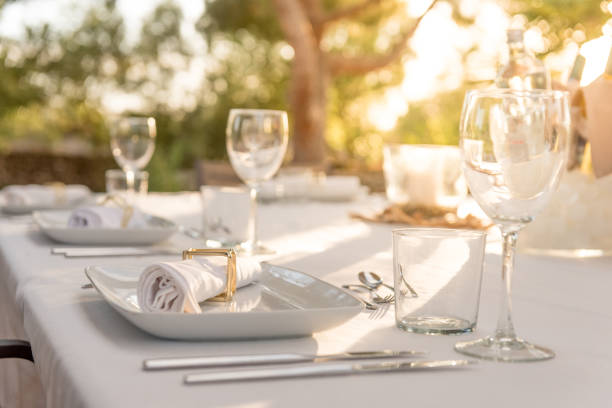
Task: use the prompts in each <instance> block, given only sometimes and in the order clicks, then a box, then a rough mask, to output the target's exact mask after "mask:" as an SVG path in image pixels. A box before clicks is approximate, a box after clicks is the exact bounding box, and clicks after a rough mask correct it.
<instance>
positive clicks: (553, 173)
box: [455, 89, 570, 361]
mask: <svg viewBox="0 0 612 408" xmlns="http://www.w3.org/2000/svg"><path fill="white" fill-rule="evenodd" d="M569 124H570V118H569V107H568V97H567V92H561V91H549V90H533V91H513V90H508V89H493V90H483V91H469V92H468V93H467V94H466V97H465V100H464V103H463V112H462V115H461V123H460V138H461V149H462V152H463V171H464V173H465V177H466V180H467V183H468V185H469V187H470V191H471V192H472V195H473V196H474V199H475V200H476V202H478V204H479V205H480V206H481V207H482V209H483V210H484V212H485V213H486V214H487V215H488V216H489V217H491V219H492V220H493V221H494V222H495V223H496V224H497V226H498V227H499V228H500V229H501V233H502V237H503V254H502V274H501V286H502V287H501V289H502V290H501V293H502V294H501V299H500V310H499V319H498V321H497V329H496V330H495V333H494V334H493V335H491V336H489V337H485V338H482V339H479V340H475V341H468V342H462V343H457V344H456V345H455V350H457V351H459V352H460V353H463V354H467V355H470V356H474V357H480V358H484V359H489V360H496V361H535V360H545V359H549V358H553V357H554V355H555V353H554V352H553V351H552V350H549V349H547V348H544V347H540V346H537V345H534V344H530V343H528V342H526V341H524V340H522V339H520V338H518V337H517V336H516V334H515V331H514V325H513V323H512V316H511V311H512V303H511V299H510V293H511V277H512V271H513V268H514V253H515V247H516V239H517V235H518V232H519V231H520V230H521V229H522V228H523V227H524V226H525V225H526V224H528V223H529V222H531V221H532V220H533V219H534V217H535V216H536V215H537V214H538V213H539V212H540V211H541V210H542V209H543V208H544V207H545V206H546V204H547V203H548V201H549V199H550V197H551V195H552V194H553V192H554V191H555V190H556V188H557V186H558V183H559V178H560V177H561V174H562V173H563V169H564V167H565V163H566V161H567V154H568V144H569Z"/></svg>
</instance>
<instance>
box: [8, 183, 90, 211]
mask: <svg viewBox="0 0 612 408" xmlns="http://www.w3.org/2000/svg"><path fill="white" fill-rule="evenodd" d="M90 194H91V191H90V190H89V188H87V187H86V186H83V185H80V184H72V185H67V186H64V185H48V186H44V185H39V184H28V185H11V186H6V187H4V188H3V189H2V195H3V196H4V200H5V202H6V204H7V205H10V206H26V205H27V206H44V207H48V206H53V205H58V204H70V203H75V202H78V201H81V200H83V199H85V198H86V197H87V196H89V195H90Z"/></svg>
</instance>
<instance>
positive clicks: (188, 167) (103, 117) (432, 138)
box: [0, 0, 612, 191]
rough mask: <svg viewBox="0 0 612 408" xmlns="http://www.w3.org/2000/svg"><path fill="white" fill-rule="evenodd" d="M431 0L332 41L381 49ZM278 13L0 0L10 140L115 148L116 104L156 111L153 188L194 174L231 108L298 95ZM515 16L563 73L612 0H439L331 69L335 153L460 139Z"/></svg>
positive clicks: (237, 7)
mask: <svg viewBox="0 0 612 408" xmlns="http://www.w3.org/2000/svg"><path fill="white" fill-rule="evenodd" d="M296 1H297V0H296ZM300 1H302V2H304V3H307V1H306V0H300ZM363 1H364V0H322V1H321V7H322V9H323V11H324V12H326V13H332V12H334V11H335V10H342V9H345V8H347V7H349V8H350V7H352V6H354V5H359V4H361V3H362V2H363ZM430 2H431V1H427V0H423V1H421V0H387V1H376V2H371V3H373V5H370V6H369V7H367V8H365V9H364V10H363V11H361V12H359V13H354V15H353V14H352V15H351V16H350V17H349V18H345V19H343V20H341V21H338V22H336V23H334V25H333V26H331V27H328V28H327V29H326V31H325V35H324V36H323V38H321V49H322V50H323V51H325V52H335V51H338V52H342V53H343V54H348V55H358V54H380V53H384V52H385V50H387V49H389V47H390V46H391V45H392V44H393V41H394V39H395V38H397V37H398V36H399V34H400V33H402V32H403V31H404V30H405V29H406V27H407V22H411V21H414V19H415V18H416V17H418V16H419V15H421V14H422V13H423V11H424V10H425V9H426V8H427V6H428V5H429V3H430ZM279 15H280V14H279V13H278V10H277V9H275V6H274V2H273V1H272V0H206V1H202V2H200V1H198V0H182V1H179V0H175V1H173V0H162V1H150V2H146V5H145V4H144V2H130V1H129V0H124V1H114V0H106V1H97V0H90V1H80V2H77V1H54V2H49V1H41V0H21V1H4V0H0V153H1V154H9V153H12V154H15V153H19V152H31V151H35V152H39V153H40V152H44V153H45V154H48V155H51V156H53V155H58V154H62V155H75V156H79V157H83V156H85V157H92V158H95V157H103V158H105V160H107V161H105V163H112V160H111V161H108V157H109V156H110V150H109V147H108V144H109V141H108V123H109V121H110V120H112V117H113V116H114V115H118V114H125V113H130V114H139V115H151V116H154V117H155V118H156V120H157V126H158V138H157V147H156V151H155V154H154V156H153V159H152V161H151V163H150V164H149V166H148V168H147V170H148V171H149V172H150V173H151V178H150V180H151V190H157V191H175V190H180V189H186V188H192V187H193V185H191V184H192V183H193V182H192V178H191V177H190V174H191V171H192V169H193V165H194V162H195V161H196V160H199V159H206V160H212V159H221V160H222V159H225V157H226V152H225V131H224V129H225V124H226V119H227V114H228V111H229V109H230V108H232V107H260V108H274V109H285V110H289V108H290V105H289V102H288V95H289V92H290V90H289V86H290V75H291V72H292V71H291V69H290V67H291V63H292V60H293V59H294V50H293V48H292V47H291V46H290V45H289V43H288V41H287V40H286V38H285V36H284V33H283V31H282V30H281V27H280V25H279V20H278V18H279ZM511 26H520V27H524V28H525V29H526V30H527V31H526V36H525V38H526V43H527V46H528V48H530V49H531V50H533V51H534V52H535V53H537V54H538V56H540V57H541V58H544V59H545V61H546V63H547V65H548V67H549V68H550V69H551V71H552V74H553V78H555V79H557V80H558V81H559V82H563V81H564V80H565V77H566V75H567V72H568V71H569V69H570V68H571V64H572V62H573V59H574V58H575V56H576V54H577V53H578V52H579V50H580V46H581V45H582V44H583V43H585V42H587V41H589V40H592V39H595V38H598V37H600V36H602V34H603V36H604V38H606V39H608V38H609V37H610V36H612V1H607V0H604V1H602V0H538V1H531V0H482V1H479V0H447V1H438V3H437V4H436V5H435V7H434V8H433V9H432V10H431V12H430V13H429V14H428V15H427V16H426V17H425V19H423V21H422V22H421V24H420V25H419V27H418V29H417V31H416V32H415V34H414V36H413V37H412V38H411V39H410V41H409V42H408V47H407V49H406V51H405V52H403V53H402V55H401V57H399V58H397V59H395V60H394V61H393V62H392V63H390V64H387V65H385V66H384V67H382V68H381V69H378V70H375V71H372V72H369V73H366V74H363V75H339V76H334V77H333V78H329V81H327V82H326V87H327V104H326V106H325V107H324V108H325V112H326V118H327V120H326V122H325V131H324V135H325V140H326V145H327V148H326V158H325V165H326V166H328V167H329V166H332V167H341V168H348V169H351V168H352V169H363V170H368V169H369V170H372V169H379V168H380V164H381V151H382V145H383V144H384V143H387V142H401V143H435V144H455V143H457V140H458V121H459V115H460V109H461V103H462V99H463V94H464V92H465V89H467V88H470V87H475V86H486V85H487V84H489V83H490V82H492V80H493V78H494V75H495V71H496V69H497V67H498V65H499V63H500V61H501V60H502V56H503V54H504V53H505V49H504V42H505V30H506V29H507V28H509V27H511ZM400 37H401V36H400ZM603 54H605V55H603V56H602V58H604V57H605V56H607V51H605V52H603ZM593 69H595V68H593ZM585 75H586V71H585ZM292 118H293V116H292V112H290V120H292ZM290 158H291V154H290V155H289V159H290Z"/></svg>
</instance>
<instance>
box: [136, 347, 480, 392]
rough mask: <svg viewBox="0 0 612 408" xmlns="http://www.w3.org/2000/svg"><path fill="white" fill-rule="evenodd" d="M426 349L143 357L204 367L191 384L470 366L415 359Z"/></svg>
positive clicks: (162, 364) (155, 367)
mask: <svg viewBox="0 0 612 408" xmlns="http://www.w3.org/2000/svg"><path fill="white" fill-rule="evenodd" d="M424 354H425V353H424V352H420V351H414V350H404V351H393V350H380V351H362V352H347V353H338V354H327V355H309V354H296V353H286V354H258V355H233V356H204V357H177V358H157V359H147V360H144V361H143V370H145V371H161V370H172V369H196V368H199V369H204V370H205V371H202V372H198V373H192V374H186V375H185V376H184V377H183V382H184V383H185V384H187V385H192V384H207V383H220V382H236V381H253V380H272V379H284V378H298V377H315V376H316V377H320V376H346V375H358V374H376V373H393V372H406V371H419V370H432V369H438V370H439V369H451V368H460V367H466V366H468V365H470V364H473V363H475V362H474V361H470V360H429V361H426V360H423V361H421V360H416V361H415V360H413V359H414V358H418V357H421V356H423V355H424Z"/></svg>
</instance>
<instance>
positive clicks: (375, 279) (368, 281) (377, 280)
mask: <svg viewBox="0 0 612 408" xmlns="http://www.w3.org/2000/svg"><path fill="white" fill-rule="evenodd" d="M358 276H359V281H360V282H361V283H363V284H364V285H366V286H367V287H369V288H372V289H374V290H376V289H377V288H378V287H380V286H384V287H386V288H389V289H391V290H393V291H395V289H394V288H393V286H391V285H388V284H386V283H385V282H383V280H382V278H381V277H380V276H379V275H378V274H377V273H376V272H369V271H361V272H359V274H358ZM402 280H403V281H404V284H405V285H406V287H407V288H408V291H410V294H411V295H412V297H418V296H419V295H418V294H417V293H416V291H415V290H414V289H413V288H412V286H410V285H409V284H408V282H406V280H405V279H404V276H403V274H402Z"/></svg>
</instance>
